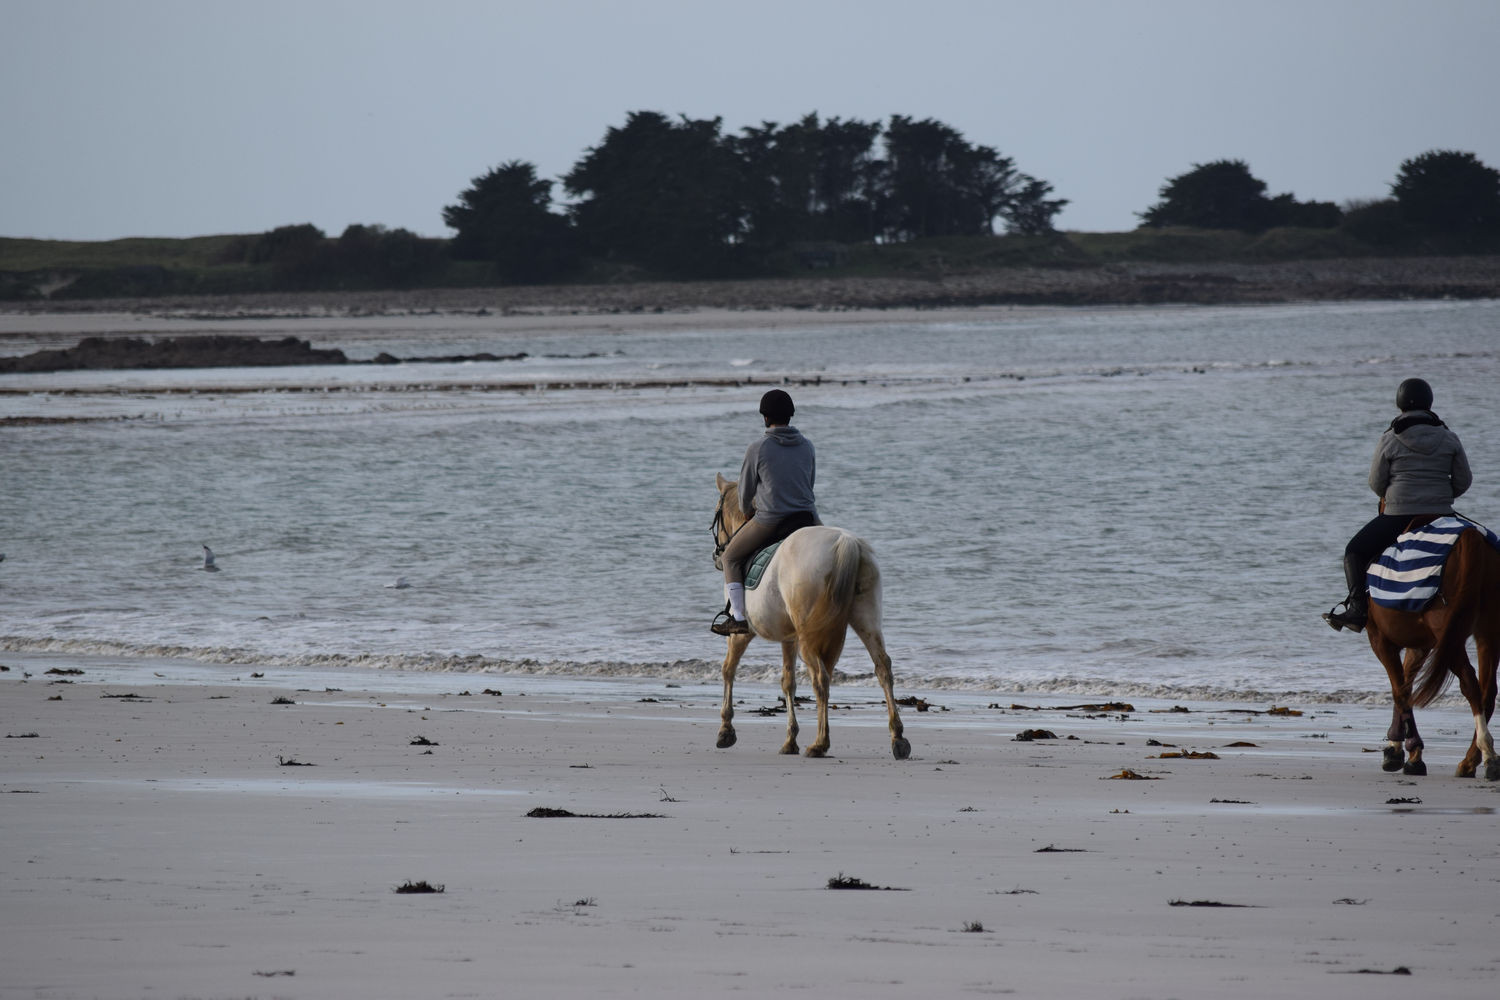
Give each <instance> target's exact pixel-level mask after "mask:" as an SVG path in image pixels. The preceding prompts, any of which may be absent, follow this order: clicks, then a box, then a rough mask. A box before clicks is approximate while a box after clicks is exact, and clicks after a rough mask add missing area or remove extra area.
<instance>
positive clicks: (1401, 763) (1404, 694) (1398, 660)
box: [1367, 627, 1426, 773]
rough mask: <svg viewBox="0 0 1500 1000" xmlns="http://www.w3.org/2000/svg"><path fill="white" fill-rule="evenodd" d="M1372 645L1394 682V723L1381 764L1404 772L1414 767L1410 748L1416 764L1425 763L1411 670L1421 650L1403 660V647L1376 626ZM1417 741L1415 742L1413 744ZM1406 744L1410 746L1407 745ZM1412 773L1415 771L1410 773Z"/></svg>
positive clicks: (1370, 630)
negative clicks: (1408, 754) (1414, 712)
mask: <svg viewBox="0 0 1500 1000" xmlns="http://www.w3.org/2000/svg"><path fill="white" fill-rule="evenodd" d="M1367 632H1368V634H1369V637H1370V648H1371V649H1372V650H1374V652H1375V657H1376V659H1378V660H1380V664H1381V666H1383V667H1385V673H1386V678H1387V679H1388V680H1389V681H1390V685H1391V726H1390V728H1389V729H1387V730H1386V733H1385V740H1386V744H1385V750H1384V751H1383V752H1382V754H1381V761H1380V767H1381V769H1382V770H1385V771H1401V770H1405V769H1406V768H1407V767H1409V766H1411V765H1410V764H1409V763H1408V762H1407V759H1406V750H1407V749H1408V748H1410V749H1415V750H1416V751H1417V752H1416V753H1415V754H1414V759H1415V762H1416V765H1417V766H1418V767H1419V768H1422V769H1425V768H1426V765H1425V764H1422V763H1421V747H1422V741H1421V738H1420V737H1418V736H1417V720H1416V717H1415V716H1414V715H1412V710H1411V682H1410V680H1409V679H1408V678H1409V677H1410V676H1411V670H1412V669H1414V668H1415V666H1416V664H1417V662H1418V661H1419V660H1420V658H1421V652H1420V651H1419V650H1415V649H1412V650H1407V651H1406V657H1405V663H1403V662H1402V656H1401V647H1399V646H1397V645H1396V644H1395V643H1394V642H1391V641H1390V640H1389V639H1387V638H1385V636H1384V635H1382V634H1381V633H1380V632H1379V630H1378V629H1377V628H1375V627H1368V628H1367ZM1413 741H1414V745H1413ZM1403 743H1406V744H1407V746H1403ZM1408 773H1411V772H1408Z"/></svg>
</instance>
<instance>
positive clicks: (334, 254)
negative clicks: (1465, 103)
mask: <svg viewBox="0 0 1500 1000" xmlns="http://www.w3.org/2000/svg"><path fill="white" fill-rule="evenodd" d="M558 183H560V184H561V185H562V188H563V191H564V192H565V193H566V195H567V196H568V198H569V199H570V201H569V202H568V203H566V204H564V205H556V204H554V201H553V188H554V186H555V185H556V184H558ZM1052 194H1053V190H1052V185H1051V184H1050V183H1049V182H1047V181H1044V180H1040V179H1038V178H1036V177H1033V176H1031V175H1029V174H1026V173H1023V172H1021V171H1020V170H1019V169H1018V168H1017V166H1016V163H1015V161H1014V160H1013V159H1012V158H1011V157H1008V156H1004V155H1002V154H1001V153H1000V152H999V151H998V150H996V149H995V148H993V147H990V146H985V145H979V144H975V143H971V142H970V141H969V140H967V139H966V138H965V137H964V136H963V135H962V134H961V133H960V132H959V131H958V130H956V129H954V128H952V127H951V126H949V125H946V124H944V123H943V122H940V121H938V120H936V119H932V118H924V119H915V118H911V117H907V116H904V115H892V116H891V117H890V118H889V119H888V120H887V121H885V122H870V121H860V120H858V119H841V118H828V119H824V118H820V117H819V115H818V114H816V113H811V114H808V115H805V116H803V117H802V118H801V119H800V120H798V121H796V122H793V123H791V124H786V125H781V124H777V123H775V122H763V123H761V124H760V125H757V126H749V127H746V128H743V129H741V130H740V131H739V132H738V133H728V132H725V131H724V128H723V123H722V119H720V118H710V119H692V118H689V117H687V116H685V115H684V116H678V117H677V118H675V119H674V118H671V117H668V116H667V115H664V114H662V113H660V112H656V111H637V112H631V113H629V114H628V115H627V116H626V119H625V122H624V124H623V125H620V126H612V127H610V128H609V129H607V130H606V132H605V134H604V136H603V138H602V139H601V140H600V141H599V143H598V144H597V145H594V146H591V147H589V148H588V149H586V150H585V152H584V153H583V155H582V156H581V157H580V158H579V159H578V161H577V162H576V163H575V164H574V165H573V167H572V169H571V170H570V171H569V172H568V173H567V174H565V175H563V176H562V177H561V178H559V179H558V181H553V180H548V179H546V178H542V177H538V176H537V173H536V168H535V166H534V165H533V164H532V163H529V162H526V161H524V160H509V161H506V162H503V163H501V164H500V165H499V166H496V167H494V168H492V169H491V170H489V171H488V172H486V173H484V174H482V175H480V176H478V177H475V178H473V180H472V181H471V182H470V186H469V187H468V188H466V189H465V190H463V191H461V192H460V193H459V194H458V197H457V200H456V201H455V202H454V203H453V204H450V205H447V206H444V207H443V209H442V217H443V221H444V222H445V223H446V224H447V226H448V227H449V228H450V229H452V230H453V236H452V237H451V238H450V239H433V238H427V237H421V236H418V235H416V234H415V233H412V232H410V231H408V230H406V229H394V230H393V229H387V228H386V227H384V226H381V225H364V224H356V225H351V226H349V227H347V228H346V229H345V230H344V232H343V233H342V234H340V235H339V236H338V237H336V238H329V237H328V236H327V234H325V233H324V232H323V231H322V230H321V229H319V228H318V227H317V226H314V225H312V224H310V223H304V224H301V225H290V226H281V227H278V228H276V229H273V230H270V231H268V232H265V233H261V234H258V235H251V236H245V237H240V238H238V239H236V240H235V241H234V242H233V243H232V244H231V246H230V247H229V248H228V249H227V250H226V252H225V254H224V258H223V259H224V261H225V262H226V263H239V264H250V265H259V266H260V267H261V269H262V271H263V272H267V273H268V274H269V277H268V278H266V279H263V280H268V281H269V282H270V283H271V284H272V285H273V286H274V287H275V288H277V289H288V290H290V289H334V288H397V287H410V286H416V285H422V284H426V283H430V282H434V281H444V280H447V279H446V278H445V275H446V274H447V270H446V269H448V268H450V266H451V265H453V264H454V262H468V263H467V264H466V265H465V266H467V267H471V268H473V267H479V268H482V269H484V270H486V271H487V272H488V275H489V279H490V280H498V281H501V282H505V283H527V284H544V283H549V282H556V281H566V280H579V279H583V280H619V279H622V278H631V277H645V276H650V277H659V278H705V277H755V276H759V275H766V274H774V273H785V272H786V271H787V270H793V269H797V268H805V267H814V266H830V265H833V264H836V263H837V262H838V261H839V260H840V259H841V254H842V253H843V252H844V249H845V248H848V247H851V246H858V245H894V244H902V243H908V242H912V241H916V240H922V239H928V238H933V237H953V236H958V237H984V236H990V235H995V234H996V229H997V226H999V227H1001V228H1003V230H1004V232H1005V233H1006V234H1007V235H1012V234H1019V235H1023V236H1046V235H1049V234H1053V233H1054V232H1055V228H1054V219H1055V218H1056V216H1057V214H1058V213H1059V212H1060V211H1061V210H1062V208H1063V207H1064V206H1065V205H1066V204H1068V202H1067V200H1066V199H1062V198H1054V197H1052ZM1158 195H1159V200H1158V201H1157V202H1156V203H1155V204H1153V205H1151V206H1150V207H1148V208H1146V209H1145V210H1143V211H1141V212H1138V213H1136V214H1137V216H1138V218H1139V219H1140V220H1141V227H1140V228H1142V229H1162V228H1172V227H1194V228H1200V229H1228V230H1239V231H1243V232H1247V233H1261V232H1264V231H1266V230H1269V229H1274V228H1278V227H1296V228H1302V229H1320V230H1339V231H1342V232H1343V233H1346V234H1348V235H1349V236H1351V237H1353V238H1354V239H1355V240H1357V241H1358V244H1357V246H1363V247H1367V248H1369V249H1371V250H1375V251H1378V252H1390V253H1435V252H1442V253H1475V252H1481V253H1482V252H1497V251H1500V171H1496V170H1494V169H1492V168H1491V167H1489V166H1487V165H1485V164H1484V163H1482V162H1480V161H1479V159H1478V158H1477V157H1475V156H1474V154H1472V153H1465V152H1457V151H1451V150H1432V151H1429V152H1426V153H1423V154H1421V155H1419V156H1416V157H1413V158H1411V159H1409V160H1406V161H1405V162H1403V163H1402V164H1401V165H1400V168H1399V170H1398V171H1397V174H1396V178H1395V180H1394V181H1393V182H1392V183H1391V186H1390V197H1388V198H1383V199H1373V200H1366V201H1354V202H1346V203H1345V204H1344V205H1343V206H1342V207H1341V206H1339V205H1336V204H1334V203H1332V202H1317V201H1306V202H1304V201H1299V200H1298V199H1297V198H1295V197H1294V196H1293V195H1292V194H1290V193H1287V194H1278V195H1274V196H1272V195H1268V194H1267V186H1266V184H1265V182H1264V181H1262V180H1260V179H1259V178H1257V177H1255V176H1254V174H1253V173H1252V172H1251V170H1250V167H1249V165H1248V164H1247V163H1246V162H1245V161H1243V160H1229V159H1226V160H1217V161H1213V162H1211V163H1205V164H1194V165H1193V167H1192V169H1191V170H1188V171H1186V172H1185V173H1182V174H1180V175H1178V176H1176V177H1171V178H1168V179H1167V180H1166V182H1165V183H1164V184H1163V185H1162V186H1161V188H1160V190H1159V191H1158ZM1356 252H1358V251H1356ZM123 270H132V269H122V271H123ZM133 270H134V271H142V272H144V271H152V269H150V268H145V269H141V268H137V269H133ZM155 271H162V273H161V274H159V275H158V274H155ZM155 271H152V273H151V274H144V273H143V274H134V273H132V274H124V273H121V274H98V275H88V276H86V278H87V280H83V281H81V282H80V283H79V285H78V287H77V288H76V289H74V292H75V293H76V294H80V295H85V296H87V295H90V294H106V295H108V294H157V293H165V292H169V291H171V290H174V286H173V284H172V283H173V281H174V279H173V277H172V275H170V274H167V273H166V272H165V271H163V270H162V269H160V268H157V269H155ZM470 273H473V272H470ZM226 280H232V279H226ZM22 285H25V283H24V282H23V283H21V284H18V285H17V288H16V290H15V291H16V293H17V294H24V293H25V288H27V287H30V286H29V285H25V287H22ZM226 290H232V289H226ZM3 293H5V289H4V288H0V297H13V296H11V295H8V294H3Z"/></svg>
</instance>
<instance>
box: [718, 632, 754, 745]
mask: <svg viewBox="0 0 1500 1000" xmlns="http://www.w3.org/2000/svg"><path fill="white" fill-rule="evenodd" d="M752 638H754V635H732V636H730V637H729V651H728V652H727V653H725V654H724V705H723V707H722V708H721V709H720V710H719V738H718V740H717V741H716V742H715V743H714V746H716V747H718V748H719V749H720V750H724V749H727V748H729V747H732V746H734V741H735V740H736V739H737V737H736V736H735V734H734V722H733V721H732V720H733V719H734V672H735V670H736V669H737V668H738V667H739V665H740V657H742V656H744V655H745V647H746V646H748V645H750V640H751V639H752Z"/></svg>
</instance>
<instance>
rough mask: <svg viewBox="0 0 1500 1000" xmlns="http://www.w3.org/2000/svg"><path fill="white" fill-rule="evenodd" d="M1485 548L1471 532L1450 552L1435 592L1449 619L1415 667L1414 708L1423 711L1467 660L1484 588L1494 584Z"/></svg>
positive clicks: (1454, 545)
mask: <svg viewBox="0 0 1500 1000" xmlns="http://www.w3.org/2000/svg"><path fill="white" fill-rule="evenodd" d="M1488 547H1489V546H1488V543H1486V542H1485V540H1484V539H1483V538H1481V537H1480V535H1479V534H1478V533H1477V532H1475V531H1473V530H1469V531H1465V532H1463V533H1462V534H1460V535H1459V536H1458V540H1457V541H1456V542H1454V543H1453V551H1452V552H1451V553H1449V555H1448V563H1447V565H1446V566H1444V567H1443V583H1442V588H1441V589H1440V590H1439V591H1438V594H1439V596H1440V597H1441V598H1442V599H1443V600H1446V601H1447V602H1448V608H1449V610H1448V620H1447V622H1446V623H1444V625H1443V627H1442V630H1441V631H1439V632H1438V634H1437V635H1436V637H1435V638H1436V639H1437V641H1436V642H1435V643H1433V646H1432V649H1431V650H1429V651H1428V653H1427V655H1426V656H1425V657H1423V659H1422V663H1421V665H1420V666H1418V668H1417V673H1416V677H1415V679H1414V680H1413V681H1412V688H1413V691H1412V697H1411V703H1412V706H1413V707H1414V708H1422V707H1424V706H1426V705H1430V704H1431V703H1432V702H1433V701H1434V700H1436V699H1437V697H1438V696H1439V695H1441V694H1442V693H1443V691H1444V689H1446V688H1447V686H1448V682H1449V681H1450V680H1452V679H1453V678H1454V677H1455V676H1457V675H1458V671H1457V670H1456V669H1455V667H1456V665H1457V664H1459V663H1461V662H1463V661H1464V660H1465V659H1466V658H1467V657H1468V653H1467V652H1466V651H1465V649H1464V647H1465V645H1466V644H1467V643H1468V641H1469V636H1470V635H1472V634H1473V632H1474V625H1475V623H1476V621H1477V620H1478V617H1479V605H1480V601H1481V598H1482V597H1483V593H1484V586H1485V584H1486V583H1487V582H1493V576H1494V574H1493V572H1486V570H1487V569H1489V568H1490V567H1488V565H1487V562H1486V560H1485V559H1484V556H1485V555H1486V552H1485V550H1486V549H1487V548H1488Z"/></svg>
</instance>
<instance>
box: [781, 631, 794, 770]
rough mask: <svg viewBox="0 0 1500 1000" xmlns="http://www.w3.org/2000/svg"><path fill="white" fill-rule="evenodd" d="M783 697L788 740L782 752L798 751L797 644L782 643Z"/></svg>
mask: <svg viewBox="0 0 1500 1000" xmlns="http://www.w3.org/2000/svg"><path fill="white" fill-rule="evenodd" d="M781 697H782V698H783V699H784V700H785V701H786V742H785V743H783V744H781V752H782V753H796V752H797V644H796V643H795V642H791V641H787V642H783V643H782V644H781Z"/></svg>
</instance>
